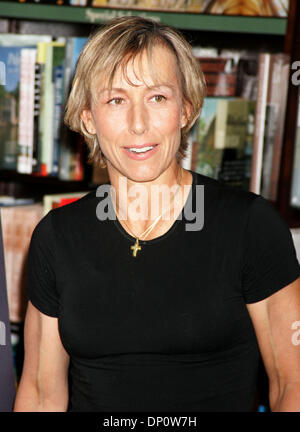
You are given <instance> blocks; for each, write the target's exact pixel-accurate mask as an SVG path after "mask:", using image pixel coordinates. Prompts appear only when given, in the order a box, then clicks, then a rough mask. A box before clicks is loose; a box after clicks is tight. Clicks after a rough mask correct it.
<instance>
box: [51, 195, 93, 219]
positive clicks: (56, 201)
mask: <svg viewBox="0 0 300 432" xmlns="http://www.w3.org/2000/svg"><path fill="white" fill-rule="evenodd" d="M87 193H88V191H86V192H69V193H60V194H50V195H44V196H43V215H44V216H45V215H46V214H47V213H49V211H50V210H52V209H55V208H57V207H61V206H63V205H66V204H69V203H71V202H73V201H76V200H77V199H79V198H81V197H83V196H84V195H86V194H87Z"/></svg>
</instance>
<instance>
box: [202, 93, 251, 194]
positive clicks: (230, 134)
mask: <svg viewBox="0 0 300 432" xmlns="http://www.w3.org/2000/svg"><path fill="white" fill-rule="evenodd" d="M254 109H255V102H254V101H248V100H243V99H240V98H226V99H224V98H206V100H205V102H204V106H203V110H202V113H201V116H200V119H199V120H198V139H197V164H196V171H197V172H199V173H200V174H203V175H207V176H208V177H212V178H215V179H217V180H220V181H222V182H224V183H227V184H230V185H232V186H235V187H239V188H243V189H246V190H248V188H249V181H250V169H249V165H251V159H252V143H253V123H254Z"/></svg>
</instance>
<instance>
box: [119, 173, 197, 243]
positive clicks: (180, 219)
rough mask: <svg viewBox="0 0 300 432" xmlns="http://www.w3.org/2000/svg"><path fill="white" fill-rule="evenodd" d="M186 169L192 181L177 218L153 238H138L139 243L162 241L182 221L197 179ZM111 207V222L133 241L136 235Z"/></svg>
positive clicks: (194, 174)
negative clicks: (130, 232)
mask: <svg viewBox="0 0 300 432" xmlns="http://www.w3.org/2000/svg"><path fill="white" fill-rule="evenodd" d="M187 171H189V172H190V173H191V174H192V183H191V185H190V186H191V187H190V190H189V194H188V196H187V199H186V201H185V203H184V206H183V208H182V209H181V212H180V213H179V215H178V216H177V219H175V221H174V223H173V224H172V226H170V228H169V229H168V230H167V231H166V232H165V233H164V234H162V235H160V236H158V237H155V238H153V239H150V240H139V243H140V244H141V245H151V244H154V243H157V242H160V241H163V240H164V239H166V238H168V237H170V235H171V234H173V233H174V232H175V231H176V228H177V227H178V226H179V224H180V223H183V221H184V213H185V210H186V208H187V206H188V205H189V204H190V202H191V198H192V196H193V195H194V190H195V186H196V183H197V181H196V173H195V172H194V171H191V170H187ZM112 209H113V210H112V211H113V218H112V220H113V223H114V225H115V227H116V228H117V229H118V231H119V232H120V233H121V234H122V235H123V237H125V238H127V239H128V240H130V241H131V242H133V241H135V240H136V237H133V236H132V235H131V234H129V233H128V232H127V231H126V230H125V228H124V227H123V225H122V224H121V223H120V221H119V219H118V217H117V215H116V213H115V210H114V207H113V206H112Z"/></svg>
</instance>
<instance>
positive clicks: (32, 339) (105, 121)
mask: <svg viewBox="0 0 300 432" xmlns="http://www.w3.org/2000/svg"><path fill="white" fill-rule="evenodd" d="M203 93H204V79H203V75H202V73H201V70H200V67H199V65H198V63H197V61H196V60H195V58H194V57H193V55H192V52H191V48H190V46H189V45H188V43H187V42H186V41H185V40H184V39H183V38H182V36H180V34H179V33H177V32H175V31H174V30H172V29H170V28H168V27H166V26H163V25H158V24H155V23H154V22H152V21H150V20H146V19H143V18H139V17H124V18H120V19H116V20H113V21H112V22H110V23H109V24H108V25H107V26H105V27H103V28H102V29H100V30H99V31H98V32H97V33H96V34H95V35H93V36H92V37H91V38H90V40H89V41H88V43H87V45H86V46H85V48H84V50H83V52H82V54H81V56H80V58H79V61H78V64H77V68H76V74H75V78H74V82H73V87H72V91H71V94H70V97H69V101H68V106H67V112H66V119H65V120H66V122H67V123H68V124H69V125H70V127H71V128H72V129H73V130H75V131H78V132H80V133H82V134H83V135H84V136H85V139H86V141H87V144H88V146H89V148H90V158H91V159H92V160H94V161H97V162H98V163H102V164H103V163H106V164H107V169H108V173H109V178H110V182H109V184H108V185H106V186H107V187H108V189H105V188H104V189H103V188H102V189H101V188H100V189H99V190H98V191H97V192H96V191H92V192H90V193H88V194H87V195H86V196H85V197H83V198H82V199H80V200H78V201H76V202H75V203H72V204H70V205H68V206H64V207H62V208H59V209H55V210H52V211H51V212H50V213H48V214H47V215H46V216H45V217H44V218H43V219H42V221H41V222H40V223H39V224H38V226H37V227H36V229H35V231H34V233H33V236H32V240H31V245H30V251H29V257H28V288H27V294H28V299H29V302H28V309H27V314H26V322H25V360H24V368H23V373H22V378H21V382H20V385H19V389H18V394H17V398H16V403H15V410H16V411H66V410H69V411H162V410H166V411H251V410H252V408H253V399H254V393H255V388H256V378H257V366H258V360H259V355H260V353H261V355H262V358H263V361H264V364H265V366H266V370H267V373H268V376H269V385H270V388H269V390H270V406H271V409H272V410H273V411H286V410H291V411H297V410H298V411H299V410H300V396H299V395H300V392H299V388H300V384H299V383H300V368H299V364H300V362H299V360H300V351H299V347H297V346H296V344H295V343H292V341H295V340H296V339H295V334H294V333H295V330H296V328H295V325H296V324H295V322H297V320H299V318H300V294H299V263H298V261H297V258H296V254H295V249H294V246H293V242H292V238H291V234H290V231H289V229H288V227H287V226H286V224H285V223H284V221H283V220H282V219H281V217H280V216H279V214H278V213H277V212H275V210H274V209H273V208H272V206H271V205H270V204H269V203H268V202H267V201H266V200H264V199H263V198H262V197H260V196H259V195H256V194H254V193H251V192H247V191H240V190H237V189H234V188H231V187H228V186H224V185H222V184H221V183H219V182H218V181H216V180H213V179H210V178H208V177H205V176H202V175H199V174H196V173H194V172H191V171H188V170H181V169H180V163H179V162H180V160H181V159H182V157H183V156H184V153H185V150H186V134H187V132H188V130H189V129H190V128H191V126H192V125H193V123H194V121H195V119H196V118H197V116H198V115H199V112H200V110H201V106H202V103H203ZM160 187H162V188H163V189H164V190H167V191H171V189H172V193H170V194H169V197H170V199H169V200H167V204H166V201H165V202H164V201H163V199H157V188H160ZM203 191H204V194H203V193H202V192H203ZM107 192H108V193H107ZM167 195H168V194H165V196H167ZM153 197H154V198H153ZM203 197H204V200H203ZM137 201H138V203H137ZM103 203H104V204H105V205H102V204H103ZM203 209H205V213H204V223H201V221H200V223H199V217H200V214H201V212H203ZM166 213H167V214H168V216H167V217H166ZM191 216H193V217H194V220H192V217H191ZM202 222H203V221H202ZM193 224H194V225H193ZM292 326H294V327H292ZM292 329H294V330H292ZM292 336H294V339H292ZM259 350H260V351H259Z"/></svg>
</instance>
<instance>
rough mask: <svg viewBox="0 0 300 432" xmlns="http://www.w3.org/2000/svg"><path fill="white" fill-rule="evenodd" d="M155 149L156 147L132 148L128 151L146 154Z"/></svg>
mask: <svg viewBox="0 0 300 432" xmlns="http://www.w3.org/2000/svg"><path fill="white" fill-rule="evenodd" d="M153 148H154V146H150V147H143V148H130V149H128V150H130V151H131V152H133V153H144V152H146V151H149V150H152V149H153Z"/></svg>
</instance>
